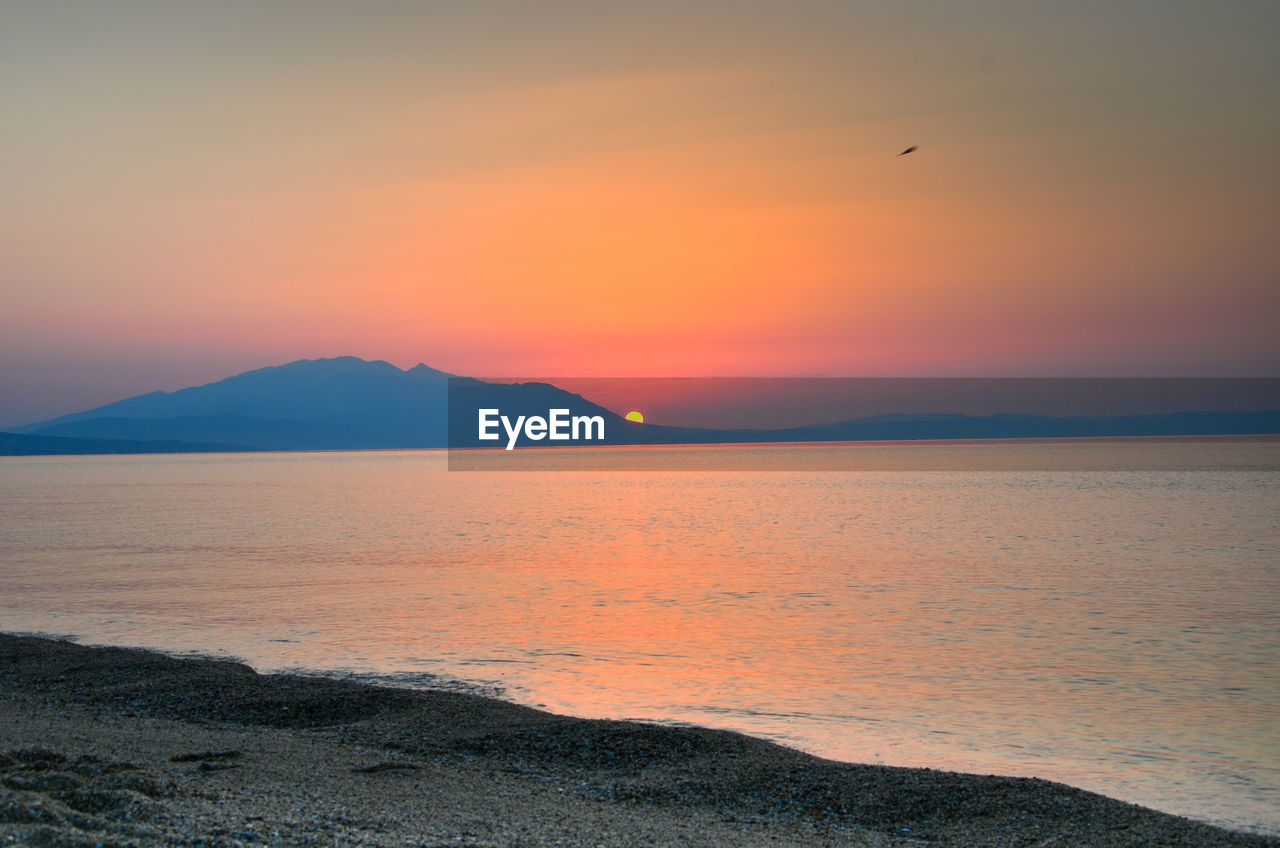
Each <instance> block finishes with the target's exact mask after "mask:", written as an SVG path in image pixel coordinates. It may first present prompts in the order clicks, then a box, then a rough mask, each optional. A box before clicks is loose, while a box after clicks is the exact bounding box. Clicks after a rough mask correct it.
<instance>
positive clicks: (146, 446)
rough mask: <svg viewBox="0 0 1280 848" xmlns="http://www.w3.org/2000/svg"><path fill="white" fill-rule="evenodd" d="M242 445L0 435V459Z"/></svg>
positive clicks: (186, 450)
mask: <svg viewBox="0 0 1280 848" xmlns="http://www.w3.org/2000/svg"><path fill="white" fill-rule="evenodd" d="M251 450H257V448H251V447H247V446H246V445H222V444H214V443H210V442H171V441H170V442H139V441H135V440H132V439H67V438H60V437H58V436H29V435H25V434H22V433H0V456H53V455H64V454H99V453H225V452H228V451H251Z"/></svg>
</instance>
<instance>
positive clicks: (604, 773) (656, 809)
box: [0, 635, 1280, 848]
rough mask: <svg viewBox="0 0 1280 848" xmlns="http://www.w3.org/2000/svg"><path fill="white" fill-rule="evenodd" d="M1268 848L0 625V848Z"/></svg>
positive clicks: (632, 730) (654, 736)
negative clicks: (12, 632) (14, 847)
mask: <svg viewBox="0 0 1280 848" xmlns="http://www.w3.org/2000/svg"><path fill="white" fill-rule="evenodd" d="M6 842H8V843H18V844H31V845H71V846H79V845H85V846H97V845H103V846H113V845H116V846H125V845H140V846H143V845H192V846H195V845H204V846H232V845H332V844H344V845H371V846H384V845H386V846H391V845H396V846H403V845H416V846H445V845H449V846H541V845H572V846H597V845H606V846H641V845H644V846H712V845H717V846H718V845H733V846H744V848H749V847H750V846H765V845H768V846H817V845H849V846H898V845H901V846H907V845H913V846H920V845H937V846H961V845H963V846H1039V847H1040V848H1050V846H1054V848H1058V846H1063V848H1065V847H1066V846H1135V848H1136V846H1211V845H1212V846H1218V845H1221V846H1272V848H1280V839H1277V838H1274V837H1262V836H1253V835H1245V834H1236V833H1231V832H1228V831H1224V830H1220V829H1218V828H1214V827H1211V826H1209V825H1204V824H1200V823H1197V822H1192V821H1189V820H1187V819H1183V818H1179V817H1176V816H1171V815H1167V814H1164V813H1158V812H1155V811H1152V810H1147V809H1144V808H1141V807H1137V806H1134V805H1131V804H1125V803H1122V802H1119V801H1114V800H1111V799H1108V798H1104V797H1102V796H1100V795H1095V794H1092V793H1089V792H1084V791H1082V790H1078V789H1073V788H1071V787H1067V786H1063V785H1061V784H1055V783H1049V782H1046V781H1041V780H1034V779H1025V778H1003V777H983V776H976V775H963V774H954V773H948V772H939V771H932V770H925V769H899V768H889V767H884V766H862V765H848V764H841V763H834V762H829V761H826V760H821V759H818V758H816V757H812V756H809V755H806V754H802V753H800V752H797V751H792V750H790V749H787V748H783V747H780V746H778V745H774V744H771V743H768V742H763V741H760V740H756V739H751V738H748V737H745V736H742V735H739V734H735V733H729V732H725V731H713V730H703V729H696V728H672V727H656V726H651V725H645V724H637V723H628V722H611V721H588V720H583V719H574V718H567V717H563V716H556V715H552V714H549V713H545V712H540V711H538V710H533V709H529V708H526V707H520V706H516V705H513V704H508V703H505V702H503V701H498V700H492V699H488V698H482V697H479V696H475V695H467V694H459V693H454V692H422V691H408V690H402V689H392V688H385V687H378V686H370V685H365V684H358V683H350V682H343V681H337V680H330V679H324V678H312V677H297V676H285V675H259V674H257V673H255V672H254V671H253V670H252V669H250V668H248V667H247V666H244V665H240V664H237V663H232V662H225V661H217V660H193V659H175V658H171V657H167V656H164V655H161V654H155V653H150V652H145V651H137V650H126V649H119V648H87V647H83V646H80V645H75V644H72V643H67V642H58V641H53V640H46V639H35V638H29V637H20V636H9V635H0V844H4V843H6Z"/></svg>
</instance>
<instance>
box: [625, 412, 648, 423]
mask: <svg viewBox="0 0 1280 848" xmlns="http://www.w3.org/2000/svg"><path fill="white" fill-rule="evenodd" d="M625 417H626V419H627V420H628V421H634V422H636V423H637V424H643V423H644V413H643V412H641V411H640V410H638V409H633V410H631V411H630V412H628V413H627V414H626V416H625Z"/></svg>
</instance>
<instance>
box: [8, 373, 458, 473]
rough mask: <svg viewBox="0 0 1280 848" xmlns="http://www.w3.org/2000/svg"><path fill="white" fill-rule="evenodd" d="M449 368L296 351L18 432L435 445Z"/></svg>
mask: <svg viewBox="0 0 1280 848" xmlns="http://www.w3.org/2000/svg"><path fill="white" fill-rule="evenodd" d="M449 377H450V375H449V374H446V373H445V372H443V371H437V370H435V369H434V368H428V367H427V366H426V365H418V366H416V367H414V368H410V369H409V370H407V371H404V370H401V369H399V368H397V367H396V366H394V365H392V364H391V363H389V362H382V361H375V362H368V361H366V360H363V359H358V358H356V357H354V356H342V357H337V358H335V359H301V360H298V361H297V362H290V363H288V364H287V365H279V366H274V367H270V368H260V369H258V370H256V371H248V372H246V373H244V374H239V375H236V376H234V377H229V378H227V379H225V380H219V381H218V382H215V383H209V384H207V385H203V386H193V387H191V388H187V389H181V390H179V391H176V392H151V393H150V394H145V395H139V396H137V397H132V398H126V399H125V400H121V401H117V402H115V403H109V404H107V405H106V406H100V407H97V408H95V409H89V410H86V411H84V412H77V413H74V414H72V415H63V416H61V417H59V418H54V419H51V420H49V421H42V422H39V423H36V424H32V425H29V426H27V427H21V428H17V431H18V432H20V433H26V434H31V435H40V436H56V437H62V438H91V439H130V440H142V441H153V440H173V441H197V442H219V443H229V444H236V445H245V446H248V447H252V448H258V449H267V450H358V449H363V448H421V447H442V446H443V445H444V444H445V403H446V398H445V391H446V387H447V385H448V379H449Z"/></svg>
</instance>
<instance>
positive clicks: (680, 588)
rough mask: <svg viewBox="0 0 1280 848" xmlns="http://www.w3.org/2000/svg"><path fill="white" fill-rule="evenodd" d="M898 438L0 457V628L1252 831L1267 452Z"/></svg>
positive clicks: (1268, 568)
mask: <svg viewBox="0 0 1280 848" xmlns="http://www.w3.org/2000/svg"><path fill="white" fill-rule="evenodd" d="M896 449H897V451H898V454H897V459H896V460H894V461H889V462H886V461H884V457H885V456H886V454H885V448H884V447H883V446H874V445H858V444H842V445H816V446H815V445H811V446H807V447H805V449H804V454H803V457H804V461H803V462H797V459H796V457H797V454H796V451H795V449H794V448H788V446H752V447H749V448H743V447H741V446H739V447H736V448H729V447H723V448H721V447H714V446H712V447H701V448H698V450H699V451H701V452H702V453H701V454H700V456H702V457H704V458H706V457H710V458H711V459H712V460H715V459H716V458H720V459H724V458H725V457H729V459H728V460H726V461H719V462H717V461H712V462H708V463H702V464H701V465H699V464H694V465H692V466H688V467H677V468H675V469H674V470H673V469H672V468H671V466H672V463H671V462H669V461H665V462H656V463H655V464H654V467H655V468H662V469H664V470H645V469H644V468H643V467H636V466H635V464H634V463H633V464H632V466H630V467H623V468H610V467H608V465H607V464H606V465H605V466H604V467H600V468H591V469H587V470H572V471H557V470H544V469H537V470H521V471H511V472H505V471H502V470H490V471H475V472H468V471H457V470H454V471H450V470H449V461H448V457H447V455H446V453H445V452H443V451H364V452H315V453H258V454H255V453H242V454H185V455H149V456H87V457H66V456H63V457H3V458H0V630H4V631H8V632H22V633H38V634H46V635H57V636H62V637H66V638H74V639H76V640H78V641H80V642H82V643H85V644H111V645H129V646H142V647H148V648H155V649H159V650H162V651H166V652H170V653H174V654H179V655H188V654H192V655H202V656H220V657H235V658H239V659H241V660H243V661H244V662H247V663H249V664H250V665H252V666H253V667H254V668H256V669H258V670H259V671H262V672H276V671H303V672H307V673H316V674H323V675H333V676H339V677H348V678H357V679H366V680H376V681H381V682H384V683H388V684H390V685H396V686H407V687H446V688H463V689H467V690H470V691H476V692H481V693H485V694H491V695H495V696H497V697H502V698H506V699H509V700H511V701H515V702H518V703H522V704H527V705H532V706H537V707H541V708H544V709H547V710H551V711H554V712H558V713H565V714H571V715H576V716H585V717H607V718H619V719H622V718H626V719H637V720H643V721H649V722H657V723H662V724H693V725H701V726H709V727H718V728H728V729H732V730H737V731H741V732H743V733H747V734H750V735H753V736H756V737H761V738H765V739H770V740H774V741H776V742H779V743H781V744H784V745H788V746H792V747H795V748H800V749H803V750H805V751H809V752H812V753H814V754H817V755H819V756H822V757H827V758H831V759H835V760H841V761H849V762H859V763H880V764H886V765H896V766H912V767H927V768H935V769H946V770H953V771H963V772H974V773H982V774H1002V775H1018V776H1034V777H1039V778H1044V779H1048V780H1053V781H1060V782H1063V783H1067V784H1071V785H1073V786H1078V787H1081V788H1084V789H1088V790H1092V791H1095V792H1100V793H1102V794H1104V795H1108V796H1111V797H1114V798H1120V799H1123V800H1126V801H1131V802H1135V803H1139V804H1143V805H1145V806H1149V807H1154V808H1156V809H1159V810H1164V811H1168V812H1172V813H1177V814H1181V815H1185V816H1189V817H1192V818H1195V819H1199V820H1203V821H1207V822H1212V823H1215V824H1219V825H1224V826H1227V827H1231V828H1235V829H1241V830H1251V831H1256V832H1263V833H1272V834H1277V833H1280V442H1277V441H1275V440H1271V441H1266V440H1263V441H1257V442H1252V441H1249V440H1243V441H1232V442H1223V443H1217V442H1206V441H1187V442H1177V441H1173V442H1168V441H1161V442H1133V443H1130V442H1123V441H1122V442H1117V443H1089V444H1075V445H1073V444H1070V443H1067V444H1036V443H1018V444H1008V445H1001V444H986V445H983V446H981V447H980V448H977V449H978V450H980V451H985V452H986V453H985V454H981V455H980V456H981V461H979V462H975V461H974V459H973V458H974V457H975V456H979V454H975V453H974V450H975V446H973V445H961V444H957V445H947V444H936V443H935V444H922V445H918V446H916V445H910V444H908V445H899V446H897V448H896ZM600 450H608V449H600ZM628 450H631V451H641V452H643V451H652V452H654V453H652V454H643V453H641V454H639V455H640V456H641V457H642V458H643V457H644V456H649V457H653V458H658V459H663V460H670V459H671V456H672V455H673V454H672V453H671V452H678V451H679V450H680V449H679V448H669V447H653V448H633V449H628ZM664 451H665V452H667V453H665V454H664V453H662V452H664ZM717 451H738V453H737V454H736V455H730V454H727V453H717ZM744 451H745V453H744ZM966 451H967V452H966ZM675 455H677V456H678V455H679V454H675ZM631 456H633V457H634V456H636V454H634V453H633V454H631ZM1045 457H1050V458H1051V461H1048V460H1047V461H1044V462H1041V461H1040V460H1041V459H1042V458H1045ZM1077 457H1078V458H1079V461H1076V459H1075V458H1077ZM860 458H867V461H866V462H863V461H862V460H861V459H860ZM746 460H750V461H746ZM674 464H675V465H676V466H681V463H678V462H677V463H674ZM641 465H642V464H641ZM685 465H686V466H687V465H688V464H687V463H686V464H685Z"/></svg>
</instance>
